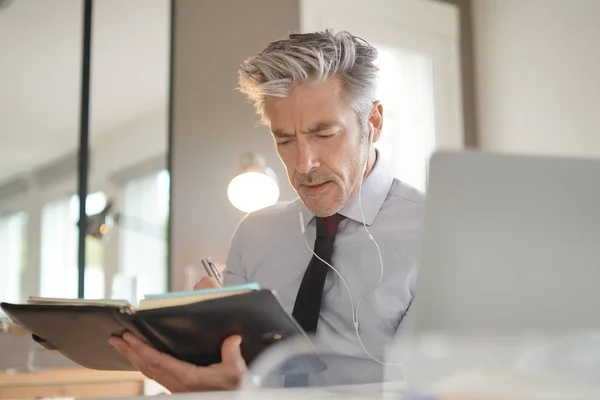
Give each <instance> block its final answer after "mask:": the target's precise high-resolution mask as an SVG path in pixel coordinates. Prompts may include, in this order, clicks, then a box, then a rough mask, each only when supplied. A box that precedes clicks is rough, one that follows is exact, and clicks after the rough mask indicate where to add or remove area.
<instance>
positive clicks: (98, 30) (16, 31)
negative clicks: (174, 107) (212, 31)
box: [0, 0, 170, 185]
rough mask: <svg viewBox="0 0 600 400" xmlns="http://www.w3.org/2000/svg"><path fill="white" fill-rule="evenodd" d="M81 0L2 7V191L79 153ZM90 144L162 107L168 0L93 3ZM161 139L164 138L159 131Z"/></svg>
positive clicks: (20, 1)
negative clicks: (13, 181) (6, 184)
mask: <svg viewBox="0 0 600 400" xmlns="http://www.w3.org/2000/svg"><path fill="white" fill-rule="evenodd" d="M82 4H83V1H82V0H52V1H48V0H14V1H12V2H9V3H8V4H7V5H6V6H5V7H2V8H0V54H2V62H0V185H2V183H4V182H6V181H9V180H11V179H12V178H13V177H15V176H18V175H23V174H26V173H27V172H28V171H31V170H33V169H36V168H39V167H40V166H43V165H45V164H48V163H50V162H53V161H55V160H57V159H60V158H62V157H64V156H65V155H68V154H70V153H73V152H74V151H76V150H77V147H78V141H79V114H80V101H81V100H80V96H81V94H80V88H81V65H82V36H83V26H82V25H83V6H82ZM94 4H95V7H94V10H93V24H92V27H93V30H92V79H91V81H92V86H91V92H92V93H91V106H90V114H91V117H90V134H91V139H90V140H91V143H92V145H93V143H94V140H97V138H98V137H99V136H101V135H106V134H108V133H110V132H115V130H116V129H118V127H119V126H120V125H123V124H126V123H128V122H130V121H132V120H135V119H137V118H141V117H143V116H145V115H148V114H149V113H151V112H153V111H155V110H160V109H163V110H164V109H165V107H166V106H167V104H168V75H169V74H168V67H169V53H170V49H169V43H170V2H169V0H127V1H122V0H96V1H95V2H94ZM165 135H166V132H165Z"/></svg>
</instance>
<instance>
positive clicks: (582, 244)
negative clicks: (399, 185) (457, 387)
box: [396, 152, 600, 388]
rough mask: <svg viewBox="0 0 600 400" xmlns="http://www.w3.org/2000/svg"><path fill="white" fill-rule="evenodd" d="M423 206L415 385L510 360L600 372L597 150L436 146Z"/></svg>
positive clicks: (413, 318)
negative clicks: (528, 151)
mask: <svg viewBox="0 0 600 400" xmlns="http://www.w3.org/2000/svg"><path fill="white" fill-rule="evenodd" d="M425 214H426V215H425V221H424V232H423V240H422V256H421V267H420V272H419V277H418V280H417V285H416V290H415V300H414V301H413V304H412V305H411V309H410V311H409V321H407V325H408V327H407V328H406V329H404V330H405V331H409V332H408V336H407V337H409V338H410V348H409V352H408V355H409V357H408V362H407V381H408V383H409V385H410V386H412V387H421V388H423V387H430V385H431V384H433V383H435V382H440V381H443V380H444V379H446V378H448V377H451V376H453V375H456V374H460V373H464V372H466V371H498V370H508V369H511V370H513V371H514V370H515V369H517V370H521V371H525V370H527V371H530V372H532V371H533V372H534V373H540V374H554V375H555V376H559V375H560V376H563V377H564V376H567V375H569V374H571V375H577V378H584V379H592V380H593V379H596V382H600V336H599V335H598V333H599V332H600V160H594V159H579V158H558V157H549V156H524V155H507V154H490V153H484V152H456V153H455V152H440V153H436V154H434V155H433V156H432V158H431V160H430V172H429V186H428V195H427V202H426V213H425ZM405 345H406V343H404V342H403V346H405ZM397 349H398V348H396V350H397ZM403 350H406V347H404V348H403Z"/></svg>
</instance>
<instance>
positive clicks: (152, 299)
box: [27, 283, 260, 312]
mask: <svg viewBox="0 0 600 400" xmlns="http://www.w3.org/2000/svg"><path fill="white" fill-rule="evenodd" d="M252 290H260V286H259V285H258V284H257V283H249V284H246V285H239V286H227V287H224V288H219V289H203V290H192V291H189V292H172V293H163V294H150V295H145V296H144V299H142V300H141V301H140V304H139V306H137V307H135V305H132V304H131V303H129V302H128V301H127V300H113V299H66V298H55V297H30V298H29V300H28V301H27V304H37V305H69V306H112V307H120V308H123V309H124V310H125V309H126V310H128V311H129V312H134V311H135V310H151V309H156V308H164V307H173V306H181V305H184V304H191V303H197V302H200V301H205V300H212V299H218V298H221V297H227V296H235V295H238V294H242V293H248V292H250V291H252Z"/></svg>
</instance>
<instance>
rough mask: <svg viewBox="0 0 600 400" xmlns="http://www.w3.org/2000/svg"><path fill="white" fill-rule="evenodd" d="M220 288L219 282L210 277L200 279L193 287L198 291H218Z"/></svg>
mask: <svg viewBox="0 0 600 400" xmlns="http://www.w3.org/2000/svg"><path fill="white" fill-rule="evenodd" d="M220 287H221V285H220V284H219V282H218V281H217V280H216V279H215V278H212V277H210V276H205V277H204V278H202V279H200V280H199V281H198V282H197V283H196V284H195V285H194V290H200V289H218V288H220Z"/></svg>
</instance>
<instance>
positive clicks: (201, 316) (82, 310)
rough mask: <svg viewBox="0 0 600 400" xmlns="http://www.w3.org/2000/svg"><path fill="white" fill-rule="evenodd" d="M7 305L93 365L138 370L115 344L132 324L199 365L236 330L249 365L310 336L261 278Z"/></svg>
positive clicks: (60, 347) (214, 356)
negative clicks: (137, 294)
mask: <svg viewBox="0 0 600 400" xmlns="http://www.w3.org/2000/svg"><path fill="white" fill-rule="evenodd" d="M1 307H2V310H3V311H4V312H5V313H6V314H7V315H8V316H9V317H10V318H11V319H12V320H13V321H14V322H16V323H17V324H19V325H21V326H22V327H24V328H25V329H27V330H28V331H30V332H31V333H32V334H33V338H34V339H35V340H36V341H38V342H39V343H40V344H42V345H43V346H45V347H46V348H49V349H54V350H57V351H59V352H60V353H62V354H63V355H64V356H66V357H68V358H70V359H71V360H73V361H74V362H76V363H78V364H80V365H82V366H84V367H87V368H92V369H104V370H132V369H134V367H133V366H132V365H131V364H130V363H129V362H128V361H127V360H126V359H124V358H123V357H122V356H121V355H120V354H119V353H118V352H117V351H116V350H115V349H113V348H112V346H110V345H109V343H108V339H109V338H110V337H111V336H121V335H122V334H123V333H124V332H126V331H130V332H132V333H133V334H135V335H136V336H138V337H139V338H141V339H142V340H144V341H145V342H146V343H148V344H149V345H151V346H153V347H154V348H156V349H157V350H159V351H162V352H165V353H167V354H170V355H172V356H174V357H176V358H178V359H180V360H183V361H187V362H190V363H192V364H195V365H199V366H206V365H210V364H213V363H216V362H219V361H220V360H221V344H222V342H223V340H225V339H226V338H227V337H229V336H231V335H234V334H239V335H241V336H242V344H241V351H242V356H243V357H244V359H245V360H246V362H247V363H248V364H250V363H252V361H253V360H254V359H255V358H256V357H257V356H258V355H259V354H260V353H261V352H262V351H263V350H265V349H266V348H267V347H269V346H271V345H272V344H274V343H276V342H279V341H281V340H285V339H286V338H289V337H291V336H302V337H304V338H305V339H306V340H308V338H307V337H306V335H305V334H304V332H303V331H302V329H301V328H300V327H299V326H298V324H297V323H296V321H295V320H294V319H293V318H292V317H291V316H290V315H289V314H288V313H287V312H286V311H285V310H284V309H283V307H282V306H281V304H280V303H279V301H278V299H277V297H276V296H275V294H274V293H273V292H271V291H270V290H264V289H263V290H261V289H260V288H259V286H258V285H257V284H249V285H242V286H233V287H225V288H220V289H206V290H199V291H192V292H181V293H168V294H162V295H150V296H146V297H145V298H144V299H143V300H141V301H140V304H139V306H137V307H136V306H134V305H132V304H130V303H128V302H127V301H120V300H80V299H56V298H37V297H32V298H30V299H29V301H28V303H27V304H10V303H2V304H1ZM302 368H304V367H302ZM311 368H312V367H311Z"/></svg>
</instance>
